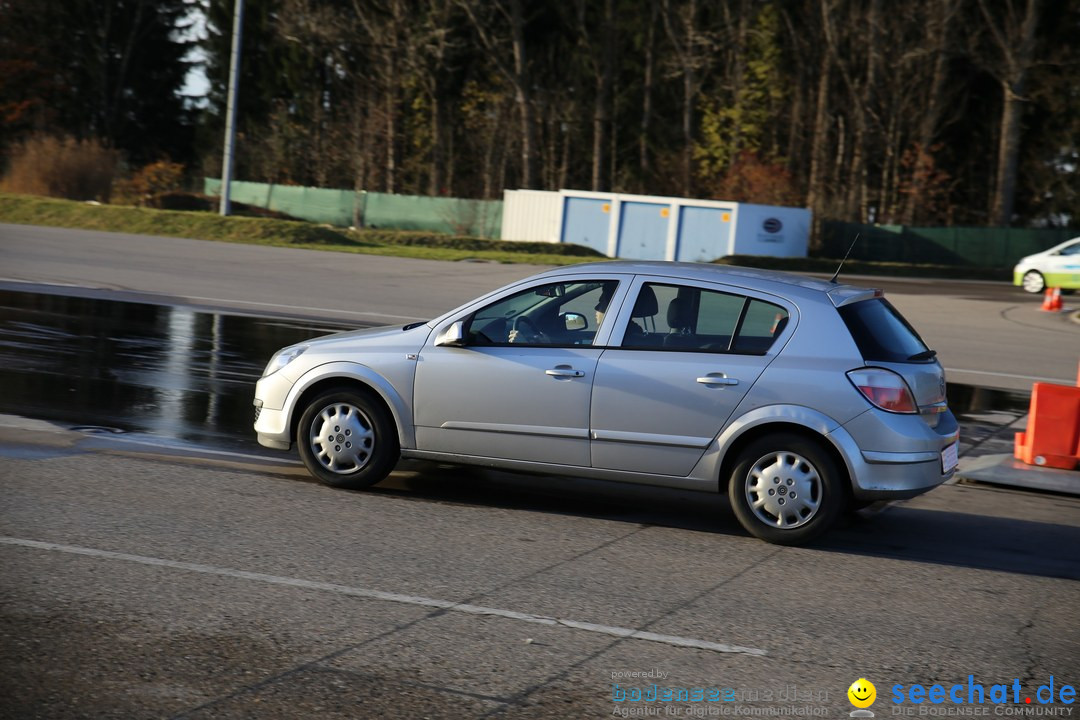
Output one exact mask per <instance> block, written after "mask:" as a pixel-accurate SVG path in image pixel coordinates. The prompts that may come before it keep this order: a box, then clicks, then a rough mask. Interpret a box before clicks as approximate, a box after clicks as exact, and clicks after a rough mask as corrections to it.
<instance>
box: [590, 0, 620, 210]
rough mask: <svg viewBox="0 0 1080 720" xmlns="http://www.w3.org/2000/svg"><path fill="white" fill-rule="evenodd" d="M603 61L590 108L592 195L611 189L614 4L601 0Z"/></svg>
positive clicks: (601, 60)
mask: <svg viewBox="0 0 1080 720" xmlns="http://www.w3.org/2000/svg"><path fill="white" fill-rule="evenodd" d="M600 32H601V34H602V38H601V42H602V44H603V57H602V58H601V59H600V63H599V65H600V67H599V72H598V73H597V76H596V99H595V103H594V106H593V163H592V189H593V191H594V192H597V191H604V190H610V189H611V182H610V175H609V174H608V172H607V170H608V167H607V166H608V163H607V158H606V157H605V156H606V154H607V148H608V138H609V136H610V132H611V87H612V85H613V83H614V76H615V0H604V18H603V21H602V26H601V29H600Z"/></svg>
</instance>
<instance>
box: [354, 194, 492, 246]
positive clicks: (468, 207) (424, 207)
mask: <svg viewBox="0 0 1080 720" xmlns="http://www.w3.org/2000/svg"><path fill="white" fill-rule="evenodd" d="M365 194H366V195H367V198H366V201H365V204H364V227H371V228H394V229H396V230H432V231H435V232H445V233H451V234H454V235H471V236H473V237H484V238H498V237H500V235H501V233H502V210H503V207H502V206H503V204H502V201H501V200H463V199H461V198H441V197H422V196H419V195H388V194H386V193H372V192H369V193H365Z"/></svg>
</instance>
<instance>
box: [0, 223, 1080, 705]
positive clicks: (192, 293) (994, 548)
mask: <svg viewBox="0 0 1080 720" xmlns="http://www.w3.org/2000/svg"><path fill="white" fill-rule="evenodd" d="M536 269H538V268H530V267H524V266H499V265H488V264H472V263H455V264H445V263H429V262H424V261H415V260H403V259H396V258H379V257H369V256H360V255H357V256H347V255H337V254H331V253H318V252H310V251H298V250H289V249H278V248H259V247H249V246H240V245H222V244H216V243H204V242H199V241H187V240H176V239H167V238H139V237H134V236H123V235H111V234H104V233H83V232H77V231H65V230H54V229H48V228H24V227H20V226H0V275H2V276H4V278H6V280H7V283H8V284H9V286H18V287H19V288H21V289H28V288H29V289H34V288H36V287H38V286H43V287H41V289H43V290H46V291H48V292H53V293H57V292H60V293H65V292H66V293H72V294H79V295H87V294H90V295H93V294H100V295H102V296H108V297H117V298H121V299H148V300H152V301H156V302H172V303H179V304H187V305H195V306H199V307H208V308H224V309H228V310H230V311H248V312H253V313H260V314H264V313H278V314H285V315H295V316H299V317H306V318H327V319H335V320H349V321H355V322H364V323H368V322H380V321H385V322H399V321H402V320H404V319H406V318H412V317H420V318H422V317H428V316H431V315H433V314H436V313H439V312H441V311H443V310H446V309H449V308H451V307H453V306H454V305H455V304H457V303H459V302H462V301H464V300H467V299H469V298H471V297H474V296H475V295H477V294H478V293H480V292H483V291H485V290H490V289H493V288H495V287H497V286H499V285H501V284H503V283H505V282H509V281H510V280H513V279H515V278H518V277H522V276H524V275H527V274H529V273H530V272H532V271H534V270H536ZM883 284H885V285H886V288H887V291H888V293H889V295H890V297H892V298H893V300H894V302H896V303H897V305H898V306H900V307H901V309H902V310H903V311H904V312H905V314H907V315H908V317H909V318H910V319H911V320H912V321H913V322H914V324H915V325H916V326H917V327H918V328H919V329H920V330H921V331H922V332H923V334H924V336H926V337H927V339H928V340H929V341H930V342H931V344H932V345H934V346H935V347H937V348H938V349H939V351H940V352H941V353H942V356H943V358H944V359H945V360H946V365H947V366H948V367H950V368H951V369H952V373H951V377H953V379H956V374H957V370H956V368H960V369H961V371H963V372H967V373H968V374H969V376H970V377H972V378H973V379H980V378H981V379H983V380H987V379H988V380H990V381H992V382H994V383H1008V382H1012V383H1014V384H1022V385H1024V387H1023V389H1027V388H1028V387H1030V379H1029V378H1030V377H1034V376H1037V375H1041V374H1047V375H1048V376H1051V377H1060V378H1062V379H1071V378H1072V376H1073V374H1074V371H1075V364H1076V355H1077V349H1078V348H1077V345H1076V343H1075V342H1074V340H1075V338H1076V337H1077V335H1076V334H1075V333H1076V326H1072V325H1069V324H1068V323H1067V321H1066V319H1065V318H1063V317H1062V316H1049V315H1045V314H1041V313H1039V312H1038V311H1037V310H1035V309H1034V308H1035V307H1036V306H1037V303H1035V302H1034V301H1033V300H1032V299H1031V298H1027V297H1024V296H1022V295H1020V294H1017V292H1016V291H1013V290H1012V289H1010V288H1008V287H1007V286H1003V285H994V284H982V283H952V284H950V286H949V293H948V294H942V293H941V292H940V291H941V287H940V283H923V282H917V281H891V280H890V281H889V282H888V283H883ZM85 288H89V289H85ZM1043 346H1045V347H1043ZM1043 350H1045V352H1043ZM1039 358H1042V359H1041V360H1040V359H1039ZM957 363H961V364H958V365H957ZM953 365H956V367H953ZM980 373H982V374H980ZM982 384H987V383H985V382H984V383H982ZM1004 386H1005V387H1009V386H1010V385H1007V384H1006V385H1004ZM1078 547H1080V501H1078V500H1076V499H1073V498H1069V497H1064V496H1058V495H1051V494H1040V493H1032V492H1022V491H1014V490H1002V489H993V488H989V487H985V486H963V485H948V486H943V487H941V488H939V489H937V490H935V491H934V492H932V493H930V494H928V495H925V496H923V497H921V498H918V499H916V500H913V501H910V502H906V503H899V504H893V505H889V506H886V507H885V508H878V509H874V510H872V511H868V512H863V513H860V514H858V515H855V516H853V517H851V518H849V519H847V520H846V521H845V524H844V526H843V527H840V528H838V529H837V530H836V531H834V532H833V533H831V534H830V535H829V536H828V538H826V539H825V540H824V541H823V542H821V543H819V544H818V545H816V546H814V547H812V548H803V549H792V548H779V547H775V546H770V545H766V544H764V543H761V542H759V541H757V540H753V539H751V538H749V537H747V536H746V535H745V534H744V533H743V532H742V531H741V529H740V528H739V526H738V524H737V523H736V522H735V520H734V518H733V517H732V516H731V514H730V511H729V509H728V508H727V507H726V504H725V502H724V501H723V499H722V498H718V497H708V496H706V497H703V496H699V495H694V494H691V493H680V492H674V491H665V490H655V489H649V488H643V487H632V488H617V487H615V486H613V485H610V484H607V483H602V482H585V481H574V480H566V479H557V478H548V477H517V476H511V475H505V474H497V473H488V472H480V471H463V470H460V469H449V468H445V467H433V466H423V465H410V466H403V467H402V468H400V469H399V470H398V471H396V472H395V473H394V474H393V475H392V476H391V478H390V479H389V480H388V481H387V482H385V483H383V484H382V485H380V486H379V487H377V488H375V489H374V490H372V491H369V492H363V493H352V492H344V491H336V490H332V489H329V488H326V487H323V486H320V485H318V484H315V483H313V482H312V481H311V480H310V479H309V477H308V476H307V473H306V472H305V471H304V470H303V468H302V467H300V466H299V465H298V464H297V463H296V462H295V460H293V459H291V458H288V457H284V458H282V459H281V460H269V459H266V458H260V457H249V456H245V455H244V454H243V453H232V452H224V451H215V450H213V449H210V450H206V451H201V452H192V451H187V450H181V449H177V448H165V447H161V446H160V444H159V443H156V442H155V440H154V438H152V437H145V438H138V437H127V436H115V437H114V436H109V435H105V436H102V435H94V434H83V433H78V432H73V431H70V430H65V429H63V428H60V427H57V426H53V425H50V424H48V423H43V422H40V421H34V420H26V419H22V418H11V417H3V416H0V562H2V568H3V572H2V573H0V717H2V718H33V717H41V718H83V717H93V718H142V717H146V718H154V717H178V718H179V717H184V718H233V717H236V718H240V717H258V718H307V717H318V718H320V719H323V718H371V717H400V718H421V717H429V718H462V717H485V716H495V717H500V718H501V717H506V718H537V717H539V718H568V717H608V716H616V717H618V716H631V717H645V716H658V715H666V716H676V717H708V716H720V715H743V716H747V715H749V716H753V715H761V714H770V716H791V715H794V716H797V717H805V716H807V715H811V716H817V717H838V716H846V713H848V712H850V711H851V710H852V707H851V705H850V704H849V703H848V700H847V698H846V695H845V691H846V689H847V687H848V686H849V685H850V684H851V683H852V682H853V681H854V680H856V679H857V678H859V677H865V678H868V679H870V680H871V681H872V682H874V683H875V684H876V685H877V688H878V698H879V699H878V701H877V703H876V704H875V705H874V706H873V708H872V709H873V710H874V711H875V712H876V713H877V714H878V716H879V717H880V716H883V715H894V714H897V712H896V711H897V710H899V709H903V710H910V711H912V712H911V714H913V715H917V714H918V713H919V711H920V710H921V709H928V708H927V706H915V705H911V704H910V703H909V704H907V705H905V706H903V707H898V706H895V705H894V704H893V703H892V702H891V700H890V697H891V695H892V688H893V687H894V686H895V685H898V684H899V685H902V686H904V688H910V687H911V686H912V685H913V684H915V683H919V684H922V685H924V686H927V687H928V686H930V685H932V684H934V683H943V684H945V685H946V686H950V685H952V684H954V683H968V682H969V680H968V678H969V676H970V677H971V678H972V680H971V682H974V683H979V684H983V685H985V686H986V688H987V689H989V688H990V686H991V685H994V684H1007V685H1010V686H1011V683H1013V680H1014V679H1015V680H1016V681H1017V682H1018V683H1019V684H1020V685H1021V686H1022V693H1021V694H1020V695H1019V707H1018V706H1017V705H1015V704H1010V705H1008V706H999V707H987V708H985V709H986V710H987V714H988V715H990V714H993V715H999V716H1003V715H1004V713H1003V712H995V711H1004V710H1010V711H1011V710H1026V709H1029V708H1028V706H1027V705H1026V704H1025V703H1024V700H1025V699H1028V698H1032V699H1036V698H1037V695H1036V693H1037V691H1038V688H1039V686H1040V685H1045V684H1047V683H1049V682H1051V680H1050V678H1051V676H1053V678H1054V680H1053V682H1054V683H1055V684H1056V687H1057V688H1058V689H1060V688H1061V687H1062V686H1063V685H1065V684H1069V685H1072V686H1073V687H1075V686H1076V685H1077V683H1078V682H1080V674H1078V671H1080V631H1078V628H1077V623H1076V621H1075V612H1076V606H1077V601H1078V600H1080V593H1078V585H1077V581H1078V580H1080V558H1078V555H1077V548H1078ZM654 682H655V683H657V684H658V685H660V686H663V687H669V688H687V689H690V688H718V689H720V690H723V691H724V692H723V696H726V697H730V698H731V702H703V701H696V702H676V703H658V702H653V703H635V702H633V701H632V700H630V699H625V700H617V698H618V697H620V693H623V694H624V696H626V695H627V694H628V695H629V697H632V696H633V691H634V689H635V688H637V689H638V690H640V689H642V688H645V690H646V692H647V691H648V688H649V687H650V686H651V685H652V684H653V683H654ZM728 689H730V692H728ZM1034 702H1035V706H1036V707H1035V708H1033V709H1036V710H1054V711H1055V712H1056V713H1057V714H1058V716H1066V713H1065V711H1066V710H1072V707H1073V706H1069V705H1061V704H1055V705H1053V706H1048V707H1043V706H1041V705H1039V704H1038V702H1037V699H1036V700H1034ZM933 709H935V710H941V711H946V710H953V711H955V710H957V709H958V708H957V707H954V706H941V707H935V708H933ZM959 709H961V710H963V709H964V707H963V706H960V707H959ZM967 709H972V708H970V707H969V708H967ZM942 714H943V713H942Z"/></svg>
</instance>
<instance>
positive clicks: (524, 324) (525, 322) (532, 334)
mask: <svg viewBox="0 0 1080 720" xmlns="http://www.w3.org/2000/svg"><path fill="white" fill-rule="evenodd" d="M513 330H514V331H515V332H516V333H517V335H516V336H515V339H518V342H522V341H523V342H543V341H544V340H545V336H544V333H543V332H541V330H540V328H539V327H537V326H536V323H534V322H533V321H532V320H530V319H529V318H528V317H526V316H524V315H518V316H517V317H516V318H514V324H513Z"/></svg>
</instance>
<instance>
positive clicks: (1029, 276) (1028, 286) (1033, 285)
mask: <svg viewBox="0 0 1080 720" xmlns="http://www.w3.org/2000/svg"><path fill="white" fill-rule="evenodd" d="M1021 283H1022V287H1023V288H1024V290H1025V291H1026V292H1029V293H1041V292H1042V291H1043V290H1045V289H1046V279H1045V278H1043V276H1042V273H1041V272H1039V271H1038V270H1028V271H1027V272H1026V273H1024V278H1023V280H1021Z"/></svg>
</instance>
